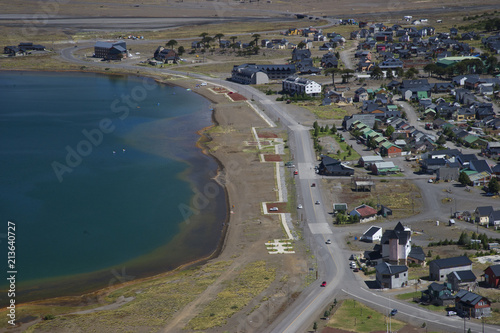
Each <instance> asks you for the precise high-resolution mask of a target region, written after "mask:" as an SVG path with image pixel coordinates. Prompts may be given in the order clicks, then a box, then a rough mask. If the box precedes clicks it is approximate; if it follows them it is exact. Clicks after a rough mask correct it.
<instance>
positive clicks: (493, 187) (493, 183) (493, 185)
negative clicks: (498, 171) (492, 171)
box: [488, 177, 500, 193]
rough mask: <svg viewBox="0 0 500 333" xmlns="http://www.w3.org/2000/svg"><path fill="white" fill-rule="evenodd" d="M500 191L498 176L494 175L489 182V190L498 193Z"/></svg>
mask: <svg viewBox="0 0 500 333" xmlns="http://www.w3.org/2000/svg"><path fill="white" fill-rule="evenodd" d="M498 191H500V183H498V180H497V178H496V177H492V178H491V180H490V183H489V184H488V192H490V193H498Z"/></svg>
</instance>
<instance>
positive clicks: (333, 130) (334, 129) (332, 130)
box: [330, 125, 337, 134]
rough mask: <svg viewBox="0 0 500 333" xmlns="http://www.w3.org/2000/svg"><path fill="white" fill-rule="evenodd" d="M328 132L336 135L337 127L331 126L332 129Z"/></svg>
mask: <svg viewBox="0 0 500 333" xmlns="http://www.w3.org/2000/svg"><path fill="white" fill-rule="evenodd" d="M330 132H331V133H332V134H335V133H337V126H335V125H332V128H331V129H330Z"/></svg>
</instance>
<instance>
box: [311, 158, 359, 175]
mask: <svg viewBox="0 0 500 333" xmlns="http://www.w3.org/2000/svg"><path fill="white" fill-rule="evenodd" d="M318 173H319V174H320V175H325V176H352V175H354V169H353V168H350V167H348V166H346V165H344V164H342V163H341V161H339V160H336V159H334V158H332V157H330V156H326V155H321V163H320V165H319V168H318Z"/></svg>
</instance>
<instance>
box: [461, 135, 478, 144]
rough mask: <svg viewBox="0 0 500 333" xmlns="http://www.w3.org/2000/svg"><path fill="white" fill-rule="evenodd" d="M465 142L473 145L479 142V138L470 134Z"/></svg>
mask: <svg viewBox="0 0 500 333" xmlns="http://www.w3.org/2000/svg"><path fill="white" fill-rule="evenodd" d="M463 140H464V141H465V142H466V143H468V144H469V145H473V144H474V142H476V141H477V140H479V138H478V137H477V136H475V135H472V134H469V135H467V136H466V137H465V138H463Z"/></svg>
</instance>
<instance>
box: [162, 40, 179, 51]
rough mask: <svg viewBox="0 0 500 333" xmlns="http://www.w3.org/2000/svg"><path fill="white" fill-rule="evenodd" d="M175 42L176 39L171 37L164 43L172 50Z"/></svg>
mask: <svg viewBox="0 0 500 333" xmlns="http://www.w3.org/2000/svg"><path fill="white" fill-rule="evenodd" d="M177 44H178V43H177V41H176V40H175V39H171V40H169V41H168V42H167V43H166V44H165V46H168V47H170V48H171V49H172V50H173V49H174V46H176V45H177Z"/></svg>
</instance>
